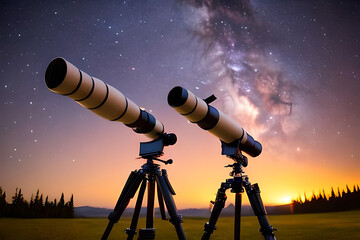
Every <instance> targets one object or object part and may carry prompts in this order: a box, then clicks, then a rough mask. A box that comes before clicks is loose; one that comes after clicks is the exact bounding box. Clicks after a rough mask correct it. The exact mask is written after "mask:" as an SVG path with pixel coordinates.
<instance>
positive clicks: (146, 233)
mask: <svg viewBox="0 0 360 240" xmlns="http://www.w3.org/2000/svg"><path fill="white" fill-rule="evenodd" d="M145 239H155V228H143V229H140V230H139V238H138V240H145Z"/></svg>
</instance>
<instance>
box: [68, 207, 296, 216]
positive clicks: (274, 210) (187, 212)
mask: <svg viewBox="0 0 360 240" xmlns="http://www.w3.org/2000/svg"><path fill="white" fill-rule="evenodd" d="M112 211H113V210H112V209H108V208H97V207H89V206H83V207H75V209H74V215H75V217H108V216H109V214H110V212H112ZM266 211H267V213H268V214H269V215H279V214H290V213H291V211H290V204H287V205H279V206H269V207H266ZM133 212H134V209H133V208H127V209H126V210H125V212H124V214H123V216H124V217H131V216H132V213H133ZM234 212H235V206H234V205H233V204H229V205H228V206H227V207H225V208H224V209H223V210H222V211H221V216H233V215H234ZM178 214H181V215H182V216H184V217H209V216H210V209H208V208H188V209H179V210H178ZM140 215H141V216H145V215H146V207H143V208H141V212H140ZM241 215H243V216H253V215H254V213H253V210H252V208H251V207H250V206H247V205H243V206H241ZM155 217H160V210H159V208H156V209H155Z"/></svg>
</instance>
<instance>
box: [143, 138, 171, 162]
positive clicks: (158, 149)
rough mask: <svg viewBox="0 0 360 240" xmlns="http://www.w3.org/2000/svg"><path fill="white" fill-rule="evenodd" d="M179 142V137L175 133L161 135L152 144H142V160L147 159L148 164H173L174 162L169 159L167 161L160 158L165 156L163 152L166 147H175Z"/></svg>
mask: <svg viewBox="0 0 360 240" xmlns="http://www.w3.org/2000/svg"><path fill="white" fill-rule="evenodd" d="M176 141H177V137H176V135H175V134H174V133H169V134H167V133H161V134H159V137H158V138H156V139H155V140H152V141H150V142H141V143H140V153H139V155H140V158H144V159H147V160H148V162H149V161H150V162H152V161H153V160H156V161H159V162H162V163H165V165H166V164H172V163H173V160H172V159H169V160H167V161H164V160H161V159H159V158H158V157H160V156H162V155H163V154H164V152H163V150H164V147H165V146H169V145H174V144H175V143H176Z"/></svg>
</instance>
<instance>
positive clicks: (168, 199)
mask: <svg viewBox="0 0 360 240" xmlns="http://www.w3.org/2000/svg"><path fill="white" fill-rule="evenodd" d="M163 173H164V172H163ZM156 181H157V183H158V186H159V188H160V191H161V194H162V195H163V197H164V201H165V204H166V208H167V210H168V213H169V215H170V222H171V223H172V224H173V225H174V226H175V230H176V234H177V236H178V239H180V240H186V236H185V233H184V229H183V227H182V225H181V223H182V217H181V215H178V214H177V210H176V205H175V202H174V199H173V197H172V194H171V192H170V189H169V185H168V184H167V183H166V180H165V176H162V175H160V173H158V174H157V175H156Z"/></svg>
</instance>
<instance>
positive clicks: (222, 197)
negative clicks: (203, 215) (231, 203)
mask: <svg viewBox="0 0 360 240" xmlns="http://www.w3.org/2000/svg"><path fill="white" fill-rule="evenodd" d="M226 189H227V187H226V186H225V183H222V184H221V187H220V188H219V189H218V191H217V194H216V199H215V203H214V207H213V209H212V211H211V215H210V219H209V222H207V223H205V226H204V231H205V232H204V234H203V236H202V238H201V240H209V239H210V236H211V234H212V233H213V232H214V230H216V222H217V220H218V218H219V216H220V213H221V210H222V209H223V208H224V206H225V201H226V199H227V196H226V194H225V192H226Z"/></svg>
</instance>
